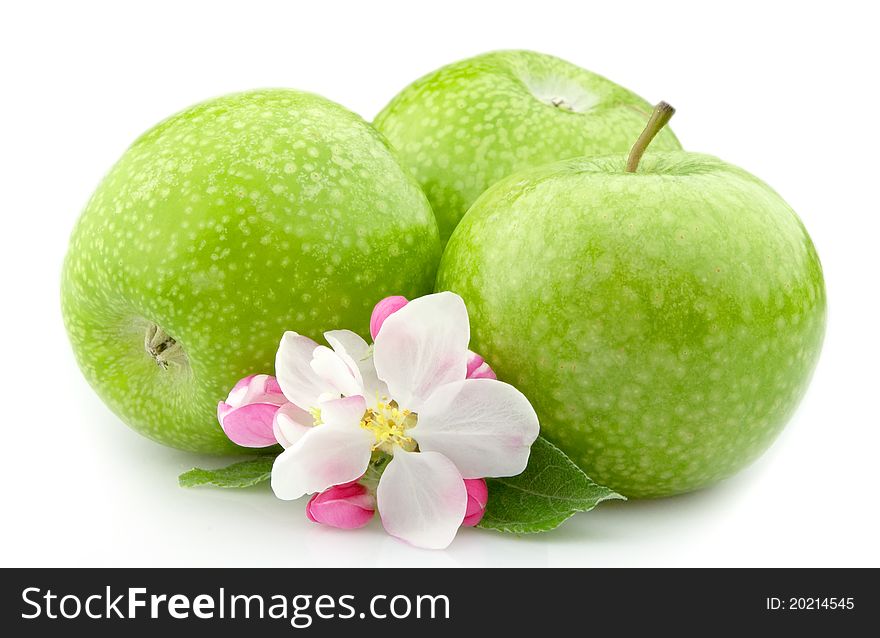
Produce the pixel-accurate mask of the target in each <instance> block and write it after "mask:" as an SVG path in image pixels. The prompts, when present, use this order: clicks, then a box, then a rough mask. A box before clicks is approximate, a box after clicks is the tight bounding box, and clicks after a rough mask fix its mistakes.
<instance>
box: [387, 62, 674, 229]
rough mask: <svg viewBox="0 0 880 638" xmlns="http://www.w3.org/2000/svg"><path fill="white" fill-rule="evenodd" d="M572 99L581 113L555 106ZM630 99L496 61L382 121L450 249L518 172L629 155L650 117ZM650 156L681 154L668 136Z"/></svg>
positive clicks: (549, 66)
mask: <svg viewBox="0 0 880 638" xmlns="http://www.w3.org/2000/svg"><path fill="white" fill-rule="evenodd" d="M552 95H555V96H562V97H564V98H566V99H568V100H569V101H570V102H571V103H572V104H571V105H572V106H574V107H576V108H577V109H579V110H578V111H572V110H567V109H566V108H564V107H556V106H553V105H552V104H551V103H550V102H549V101H548V99H549V96H552ZM651 108H652V107H651V105H649V104H648V103H647V102H646V101H645V100H643V99H642V98H640V97H639V96H637V95H635V94H634V93H632V92H631V91H628V90H627V89H625V88H623V87H622V86H619V85H617V84H615V83H614V82H611V81H610V80H607V79H605V78H604V77H602V76H600V75H596V74H595V73H591V72H590V71H586V70H584V69H582V68H580V67H578V66H576V65H574V64H571V63H569V62H566V61H565V60H561V59H559V58H556V57H553V56H550V55H544V54H542V53H535V52H533V51H496V52H493V53H487V54H484V55H479V56H477V57H474V58H470V59H467V60H463V61H460V62H456V63H455V64H451V65H449V66H445V67H443V68H441V69H439V70H437V71H434V72H433V73H430V74H428V75H426V76H424V77H423V78H421V79H419V80H417V81H415V82H414V83H412V84H411V85H409V86H408V87H406V88H405V89H404V90H403V91H401V92H400V93H399V94H398V95H397V96H396V97H395V98H394V99H393V100H392V101H391V103H389V104H388V106H386V107H385V108H384V109H383V110H382V112H381V113H379V115H378V116H376V119H375V126H376V127H377V128H378V129H379V130H380V131H381V132H382V133H384V134H385V136H386V137H388V139H389V141H390V142H391V143H392V144H393V145H394V146H395V147H396V148H397V149H398V151H399V153H400V156H401V160H402V161H403V163H404V165H405V166H407V167H408V168H409V169H410V170H411V171H412V172H413V174H414V175H415V177H416V179H417V180H418V181H419V183H420V184H421V185H422V188H423V189H424V190H425V193H426V194H427V195H428V199H429V200H430V202H431V206H432V207H433V208H434V213H435V214H436V215H437V221H438V223H439V225H440V237H441V239H442V240H443V241H444V242H445V241H446V240H447V239H448V238H449V235H450V234H451V233H452V231H453V229H454V228H455V226H456V225H457V224H458V222H459V220H460V219H461V218H462V216H463V215H464V214H465V212H466V211H467V209H468V208H469V207H470V205H471V204H472V203H473V202H474V200H475V199H476V198H477V197H478V196H479V195H480V194H481V193H482V192H483V191H485V190H486V188H488V187H489V186H490V185H491V184H494V183H495V182H497V181H498V180H500V179H501V178H503V177H506V176H507V175H510V174H511V173H514V172H516V171H519V170H522V169H526V168H531V167H535V166H539V165H541V164H547V163H550V162H555V161H557V160H562V159H567V158H571V157H580V156H583V155H604V154H611V153H624V152H627V151H629V149H630V147H631V146H632V144H633V142H634V141H635V140H636V138H637V137H638V136H639V133H641V132H642V129H643V128H644V127H645V123H646V122H647V120H648V118H649V117H650V115H651ZM651 148H652V149H653V150H657V151H672V150H678V149H680V148H681V146H680V145H679V143H678V140H677V139H676V138H675V136H674V135H673V134H672V132H671V131H670V130H669V129H664V130H663V131H661V132H660V134H659V135H658V136H657V138H656V139H655V140H654V142H653V143H652V146H651Z"/></svg>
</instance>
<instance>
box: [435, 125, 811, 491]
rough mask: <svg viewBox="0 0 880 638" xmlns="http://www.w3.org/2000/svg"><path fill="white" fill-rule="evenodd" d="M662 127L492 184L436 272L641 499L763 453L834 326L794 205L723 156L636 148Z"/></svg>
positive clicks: (556, 421)
mask: <svg viewBox="0 0 880 638" xmlns="http://www.w3.org/2000/svg"><path fill="white" fill-rule="evenodd" d="M661 111H662V109H658V113H660V112H661ZM658 119H661V118H660V117H659V116H658V117H655V118H654V119H652V126H655V127H656V126H657V120H658ZM660 125H662V122H661V124H660ZM650 128H651V126H649V129H650ZM650 135H651V133H650V131H649V130H646V135H643V137H642V138H640V140H639V143H637V144H636V146H634V147H633V152H632V153H631V155H630V157H629V158H627V157H626V156H624V155H620V156H617V155H615V156H608V157H601V158H580V159H572V160H568V161H562V162H558V163H554V164H552V165H548V166H544V167H540V168H536V169H531V170H529V171H525V172H522V173H519V174H517V175H514V176H511V177H509V178H507V179H505V180H503V181H502V182H500V183H498V184H496V185H495V186H493V187H492V188H490V189H489V190H488V191H487V192H486V193H485V194H484V195H483V196H482V197H480V198H479V200H478V201H477V202H476V203H475V204H474V205H473V207H472V208H471V209H470V211H469V212H468V214H467V215H466V216H465V218H464V219H463V221H462V223H461V224H460V225H459V226H458V228H457V229H456V231H455V233H454V234H453V235H452V238H451V239H450V241H449V243H448V245H447V248H446V251H445V252H444V255H443V258H442V260H441V264H440V272H439V275H438V283H437V289H439V290H452V291H455V292H457V293H458V294H460V295H461V296H462V297H463V298H464V299H465V301H466V303H467V306H468V311H469V313H470V317H471V326H472V341H471V343H472V346H471V347H472V348H473V349H474V350H475V351H476V352H479V353H480V354H481V355H483V356H484V357H485V358H486V360H487V361H488V362H489V363H490V364H491V365H492V367H493V368H494V369H495V371H496V373H497V374H498V377H499V378H500V379H503V380H505V381H508V382H510V383H512V384H513V385H515V386H516V387H517V388H519V389H520V390H522V392H523V393H524V394H525V395H526V396H527V397H528V398H529V399H530V400H531V402H532V404H533V405H534V406H535V409H536V411H537V412H538V415H539V417H540V418H541V426H542V434H543V435H545V436H546V437H547V438H548V439H550V440H551V441H553V442H554V443H556V444H557V445H558V446H560V447H561V448H562V449H563V450H564V451H565V452H566V453H568V454H569V455H570V456H571V458H572V459H573V460H574V461H575V462H577V463H578V464H579V465H580V466H581V467H582V468H583V469H584V470H585V471H586V472H587V473H588V474H589V475H590V476H591V477H592V478H593V479H594V480H596V481H598V482H600V483H603V484H605V485H608V486H609V487H611V488H613V489H615V490H617V491H619V492H621V493H622V494H625V495H627V496H630V497H658V496H667V495H672V494H676V493H681V492H687V491H690V490H694V489H697V488H700V487H703V486H706V485H709V484H711V483H713V482H715V481H717V480H719V479H721V478H724V477H726V476H729V475H730V474H732V473H734V472H736V471H737V470H739V469H740V468H742V467H743V466H745V465H746V464H748V463H749V462H750V461H752V460H753V459H755V458H756V457H757V456H758V455H760V454H761V453H762V452H763V451H764V450H765V449H766V448H767V447H768V446H769V445H770V443H771V442H772V441H773V440H774V438H775V437H776V436H777V435H778V434H779V432H780V430H781V429H782V428H783V426H784V425H785V423H786V421H787V420H788V419H789V417H790V416H791V415H792V413H793V412H794V410H795V408H796V406H797V404H798V402H799V401H800V399H801V397H802V395H803V394H804V391H805V389H806V387H807V384H808V382H809V379H810V376H811V374H812V371H813V368H814V366H815V364H816V361H817V359H818V357H819V351H820V348H821V344H822V339H823V335H824V328H825V289H824V282H823V277H822V268H821V266H820V263H819V258H818V256H817V254H816V250H815V249H814V247H813V244H812V242H811V240H810V237H809V236H808V235H807V231H806V230H805V229H804V226H803V225H802V223H801V221H800V220H799V219H798V217H797V215H796V214H795V213H794V211H792V209H791V208H790V207H789V206H788V205H787V204H786V203H785V202H784V201H783V200H782V199H781V198H780V197H779V195H777V194H776V193H775V192H774V191H773V190H771V189H770V187H768V186H767V185H766V184H764V183H763V182H762V181H760V180H759V179H758V178H756V177H754V176H753V175H750V174H749V173H747V172H746V171H744V170H742V169H740V168H737V167H735V166H732V165H730V164H727V163H725V162H723V161H721V160H719V159H717V158H714V157H710V156H707V155H699V154H694V153H685V152H681V151H679V152H666V153H653V154H647V155H645V156H644V159H642V160H641V162H639V157H640V155H641V152H642V151H643V150H644V146H646V145H647V142H648V141H650ZM633 171H634V172H633Z"/></svg>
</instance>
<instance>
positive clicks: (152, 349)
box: [144, 323, 183, 370]
mask: <svg viewBox="0 0 880 638" xmlns="http://www.w3.org/2000/svg"><path fill="white" fill-rule="evenodd" d="M144 349H145V350H146V351H147V353H148V354H149V355H150V356H151V357H153V359H154V360H155V361H156V365H158V366H159V367H160V368H162V369H163V370H167V369H168V366H169V364H170V363H171V362H172V361H177V360H179V359H180V358H181V356H182V355H183V348H181V346H180V344H179V343H177V340H176V339H174V337H172V336H171V335H169V334H168V333H167V332H165V331H164V330H163V329H162V328H160V327H159V326H157V325H156V324H154V323H151V324H150V325H149V326H147V332H146V334H145V335H144Z"/></svg>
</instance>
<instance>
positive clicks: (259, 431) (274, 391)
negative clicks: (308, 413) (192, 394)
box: [217, 374, 287, 447]
mask: <svg viewBox="0 0 880 638" xmlns="http://www.w3.org/2000/svg"><path fill="white" fill-rule="evenodd" d="M285 403H287V399H286V398H285V397H284V395H283V394H282V393H281V388H280V386H279V385H278V382H277V381H276V380H275V377H272V376H269V375H268V374H252V375H250V376H248V377H245V378H244V379H242V380H240V381H239V382H238V383H236V384H235V386H233V388H232V390H231V391H230V392H229V396H228V397H226V401H221V402H220V403H219V404H217V419H218V420H219V421H220V426H221V427H222V428H223V431H224V432H225V433H226V436H228V437H229V439H230V440H231V441H232V442H233V443H236V444H238V445H241V446H243V447H266V446H269V445H274V444H275V442H276V441H275V434H274V433H273V421H274V418H275V413H276V412H278V409H279V407H280V406H281V405H283V404H285Z"/></svg>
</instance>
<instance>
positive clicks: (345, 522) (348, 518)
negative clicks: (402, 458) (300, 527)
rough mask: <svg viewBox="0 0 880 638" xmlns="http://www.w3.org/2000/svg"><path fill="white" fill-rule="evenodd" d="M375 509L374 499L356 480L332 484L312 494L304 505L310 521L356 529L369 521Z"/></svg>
mask: <svg viewBox="0 0 880 638" xmlns="http://www.w3.org/2000/svg"><path fill="white" fill-rule="evenodd" d="M375 510H376V499H375V497H374V496H373V495H372V494H371V493H370V491H369V490H368V489H367V488H366V487H364V486H363V485H361V484H359V483H357V482H351V483H346V484H345V485H334V486H333V487H331V488H328V489H326V490H324V491H323V492H320V493H318V494H315V495H314V496H312V498H311V499H310V500H309V504H308V505H306V516H308V518H309V520H310V521H314V522H316V523H322V524H324V525H329V526H330V527H338V528H340V529H357V528H358V527H363V526H364V525H366V524H367V523H369V522H370V519H372V518H373V514H374V512H375Z"/></svg>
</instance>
